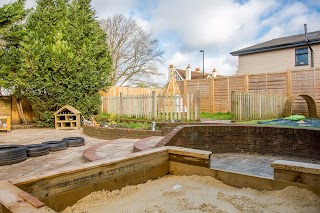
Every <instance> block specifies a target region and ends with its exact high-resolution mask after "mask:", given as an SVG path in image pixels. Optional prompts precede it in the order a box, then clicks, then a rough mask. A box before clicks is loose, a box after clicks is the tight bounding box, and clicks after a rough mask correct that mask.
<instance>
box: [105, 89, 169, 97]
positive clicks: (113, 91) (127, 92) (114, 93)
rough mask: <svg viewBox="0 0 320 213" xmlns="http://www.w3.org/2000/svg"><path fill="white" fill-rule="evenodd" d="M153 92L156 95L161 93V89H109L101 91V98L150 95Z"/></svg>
mask: <svg viewBox="0 0 320 213" xmlns="http://www.w3.org/2000/svg"><path fill="white" fill-rule="evenodd" d="M153 91H155V92H156V94H157V95H160V94H162V93H163V89H161V88H140V87H137V88H134V87H110V88H109V89H108V90H107V91H101V92H100V94H101V96H119V95H120V93H122V95H151V94H152V92H153Z"/></svg>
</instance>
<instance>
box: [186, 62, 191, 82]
mask: <svg viewBox="0 0 320 213" xmlns="http://www.w3.org/2000/svg"><path fill="white" fill-rule="evenodd" d="M186 80H191V67H190V64H188V66H187V68H186Z"/></svg>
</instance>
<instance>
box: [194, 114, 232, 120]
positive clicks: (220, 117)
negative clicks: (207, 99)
mask: <svg viewBox="0 0 320 213" xmlns="http://www.w3.org/2000/svg"><path fill="white" fill-rule="evenodd" d="M200 118H207V119H211V120H231V113H230V112H217V113H208V112H201V113H200Z"/></svg>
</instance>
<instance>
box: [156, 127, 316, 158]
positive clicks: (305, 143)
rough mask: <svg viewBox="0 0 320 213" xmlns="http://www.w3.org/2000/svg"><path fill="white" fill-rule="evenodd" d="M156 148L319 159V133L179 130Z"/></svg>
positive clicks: (264, 129) (252, 129)
mask: <svg viewBox="0 0 320 213" xmlns="http://www.w3.org/2000/svg"><path fill="white" fill-rule="evenodd" d="M156 146H157V147H159V146H181V147H186V148H194V149H201V150H207V151H211V152H213V153H227V152H244V153H247V152H249V153H262V154H278V155H289V156H298V157H310V158H314V159H320V130H315V129H300V128H285V127H262V126H242V125H223V126H217V125H213V126H208V125H207V126H202V125H201V126H200V125H198V126H179V127H177V128H175V129H174V130H172V131H171V132H170V133H169V134H167V135H166V137H165V138H164V139H163V140H161V141H160V142H159V143H158V144H157V145H156Z"/></svg>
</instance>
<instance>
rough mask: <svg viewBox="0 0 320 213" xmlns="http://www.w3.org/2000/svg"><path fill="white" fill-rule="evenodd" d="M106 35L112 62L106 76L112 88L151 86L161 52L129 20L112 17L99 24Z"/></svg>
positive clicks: (138, 27) (154, 41)
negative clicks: (110, 69) (140, 84)
mask: <svg viewBox="0 0 320 213" xmlns="http://www.w3.org/2000/svg"><path fill="white" fill-rule="evenodd" d="M100 26H101V28H102V29H103V30H104V31H105V33H106V35H107V44H108V46H109V51H110V54H111V58H112V61H113V70H112V73H111V76H110V80H111V83H112V85H118V86H124V85H127V86H128V85H138V84H139V83H143V84H145V85H152V79H154V78H155V76H159V75H162V74H160V73H159V71H158V68H157V65H158V64H159V63H160V62H161V61H162V57H163V55H164V51H163V50H161V49H160V48H159V42H158V40H156V39H152V38H151V33H146V32H145V31H144V30H143V29H142V28H141V27H140V26H139V25H138V24H137V23H136V22H135V21H134V20H133V19H130V18H126V17H125V16H124V15H121V14H116V15H114V16H112V17H110V18H108V19H103V20H101V21H100Z"/></svg>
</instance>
